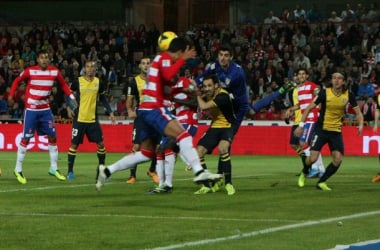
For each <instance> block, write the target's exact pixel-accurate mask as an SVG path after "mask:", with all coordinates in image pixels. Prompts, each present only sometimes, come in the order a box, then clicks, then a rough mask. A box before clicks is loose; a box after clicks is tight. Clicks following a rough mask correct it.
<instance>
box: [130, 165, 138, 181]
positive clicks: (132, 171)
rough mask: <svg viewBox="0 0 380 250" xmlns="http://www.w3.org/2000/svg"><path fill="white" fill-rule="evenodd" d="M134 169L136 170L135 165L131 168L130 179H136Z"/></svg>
mask: <svg viewBox="0 0 380 250" xmlns="http://www.w3.org/2000/svg"><path fill="white" fill-rule="evenodd" d="M136 169H137V165H136V166H133V167H132V168H131V170H130V171H131V177H135V178H136Z"/></svg>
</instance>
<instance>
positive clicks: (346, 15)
mask: <svg viewBox="0 0 380 250" xmlns="http://www.w3.org/2000/svg"><path fill="white" fill-rule="evenodd" d="M340 18H342V20H343V21H349V20H355V12H354V11H353V10H352V9H351V5H350V4H349V3H347V4H346V8H345V9H344V10H342V13H341V14H340Z"/></svg>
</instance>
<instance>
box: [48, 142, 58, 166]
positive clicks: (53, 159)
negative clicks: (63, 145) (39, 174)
mask: <svg viewBox="0 0 380 250" xmlns="http://www.w3.org/2000/svg"><path fill="white" fill-rule="evenodd" d="M48 149H49V156H50V169H52V170H57V169H58V166H57V161H58V147H57V144H55V145H53V144H50V143H49V144H48Z"/></svg>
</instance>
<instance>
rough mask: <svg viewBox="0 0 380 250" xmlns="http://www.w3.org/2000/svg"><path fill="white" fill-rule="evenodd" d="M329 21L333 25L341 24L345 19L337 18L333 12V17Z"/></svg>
mask: <svg viewBox="0 0 380 250" xmlns="http://www.w3.org/2000/svg"><path fill="white" fill-rule="evenodd" d="M327 21H328V22H332V23H340V22H342V21H343V19H342V18H340V17H338V16H337V14H336V11H332V12H331V16H330V17H329V18H328V19H327Z"/></svg>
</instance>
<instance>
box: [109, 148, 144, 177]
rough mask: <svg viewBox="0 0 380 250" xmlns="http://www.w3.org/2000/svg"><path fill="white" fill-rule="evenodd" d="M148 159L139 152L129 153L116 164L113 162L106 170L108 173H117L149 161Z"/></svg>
mask: <svg viewBox="0 0 380 250" xmlns="http://www.w3.org/2000/svg"><path fill="white" fill-rule="evenodd" d="M149 160H150V158H148V157H146V156H145V155H143V154H142V153H141V151H138V152H135V153H130V154H129V155H126V156H124V157H123V158H121V159H120V160H118V161H117V162H115V163H114V164H112V165H109V166H108V167H107V168H108V170H109V171H110V173H111V174H112V173H114V172H117V171H121V170H125V169H129V168H132V167H133V166H135V165H136V164H139V163H142V162H146V161H149Z"/></svg>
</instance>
